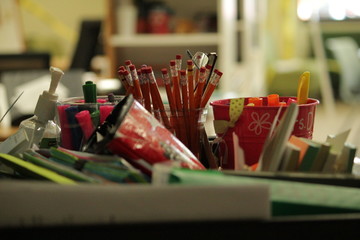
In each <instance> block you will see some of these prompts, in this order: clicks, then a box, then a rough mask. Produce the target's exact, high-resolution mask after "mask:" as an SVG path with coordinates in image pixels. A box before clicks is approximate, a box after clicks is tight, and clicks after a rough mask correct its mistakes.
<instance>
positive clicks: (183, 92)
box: [180, 69, 191, 147]
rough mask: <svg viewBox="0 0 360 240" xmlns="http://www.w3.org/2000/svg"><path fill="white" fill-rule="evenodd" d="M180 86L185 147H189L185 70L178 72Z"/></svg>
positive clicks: (187, 96)
mask: <svg viewBox="0 0 360 240" xmlns="http://www.w3.org/2000/svg"><path fill="white" fill-rule="evenodd" d="M180 85H181V96H182V101H183V102H182V106H183V113H184V121H185V131H186V138H187V143H188V145H186V146H187V147H189V142H190V139H189V138H190V128H189V126H190V125H191V123H190V116H189V95H188V81H187V76H186V70H184V69H182V70H180Z"/></svg>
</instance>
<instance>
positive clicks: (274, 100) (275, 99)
mask: <svg viewBox="0 0 360 240" xmlns="http://www.w3.org/2000/svg"><path fill="white" fill-rule="evenodd" d="M267 99H268V106H279V102H280V101H279V94H270V95H268V96H267Z"/></svg>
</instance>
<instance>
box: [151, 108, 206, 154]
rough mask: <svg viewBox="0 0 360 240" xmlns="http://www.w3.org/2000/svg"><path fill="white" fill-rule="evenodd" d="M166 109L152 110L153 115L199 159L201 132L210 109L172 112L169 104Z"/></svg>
mask: <svg viewBox="0 0 360 240" xmlns="http://www.w3.org/2000/svg"><path fill="white" fill-rule="evenodd" d="M164 109H165V110H164V111H163V112H161V110H159V109H158V110H154V109H152V115H153V116H154V117H155V118H156V119H157V120H159V121H160V122H161V123H162V124H163V125H164V126H165V128H167V129H168V130H169V131H170V132H171V133H173V134H174V135H175V136H176V137H177V138H178V139H179V140H180V141H181V142H182V143H183V144H184V145H185V146H186V147H187V148H188V149H190V150H191V152H192V153H193V154H194V155H195V156H196V157H198V158H199V153H200V130H201V129H202V128H203V127H204V123H205V122H206V119H207V114H208V109H207V108H199V109H194V110H186V111H183V110H173V111H172V110H171V108H170V105H169V104H167V103H165V104H164ZM164 113H165V114H164Z"/></svg>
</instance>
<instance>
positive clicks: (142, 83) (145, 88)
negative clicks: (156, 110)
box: [137, 68, 151, 113]
mask: <svg viewBox="0 0 360 240" xmlns="http://www.w3.org/2000/svg"><path fill="white" fill-rule="evenodd" d="M137 74H138V76H139V82H140V88H141V93H142V95H143V98H144V106H145V109H146V110H148V112H150V113H151V99H150V89H149V87H148V84H147V78H146V76H145V72H144V73H143V72H142V71H141V69H140V68H139V69H138V70H137Z"/></svg>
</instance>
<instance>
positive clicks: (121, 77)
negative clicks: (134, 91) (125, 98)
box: [118, 66, 129, 91]
mask: <svg viewBox="0 0 360 240" xmlns="http://www.w3.org/2000/svg"><path fill="white" fill-rule="evenodd" d="M124 70H125V67H124V66H120V67H119V68H118V77H119V79H120V81H121V84H122V85H123V86H124V88H125V91H127V89H128V88H129V84H128V83H127V81H126V79H125V77H124V75H123V74H122V73H121V72H122V71H124Z"/></svg>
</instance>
